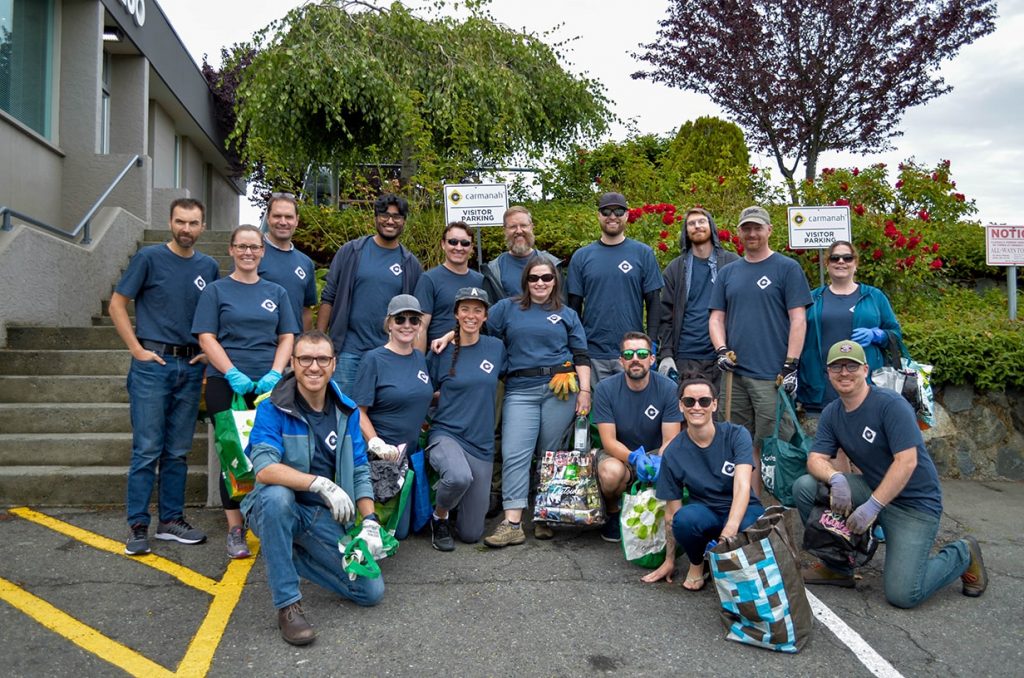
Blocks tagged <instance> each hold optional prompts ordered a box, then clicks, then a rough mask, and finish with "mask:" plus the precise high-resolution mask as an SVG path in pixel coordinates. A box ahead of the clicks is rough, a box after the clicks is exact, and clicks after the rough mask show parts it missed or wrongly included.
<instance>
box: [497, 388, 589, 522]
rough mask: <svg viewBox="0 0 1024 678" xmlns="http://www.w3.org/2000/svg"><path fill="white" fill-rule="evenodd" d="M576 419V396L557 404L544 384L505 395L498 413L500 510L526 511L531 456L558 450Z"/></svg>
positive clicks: (551, 392) (554, 397)
mask: <svg viewBox="0 0 1024 678" xmlns="http://www.w3.org/2000/svg"><path fill="white" fill-rule="evenodd" d="M575 417H576V394H573V395H572V396H570V397H569V399H568V400H559V399H558V396H556V395H555V393H554V391H552V390H551V389H550V388H548V385H547V384H546V383H545V384H539V385H537V386H531V387H528V388H523V389H517V390H515V391H506V392H505V403H504V405H503V406H502V410H501V454H502V464H501V478H502V481H501V490H502V506H503V508H505V509H506V510H513V509H522V508H526V506H527V503H528V501H527V499H528V494H529V490H530V461H531V460H532V459H533V455H534V453H536V452H543V451H545V450H554V449H557V447H558V443H559V442H560V441H561V438H562V436H564V435H565V432H566V430H567V429H568V428H569V425H570V424H571V423H572V422H573V420H574V419H575Z"/></svg>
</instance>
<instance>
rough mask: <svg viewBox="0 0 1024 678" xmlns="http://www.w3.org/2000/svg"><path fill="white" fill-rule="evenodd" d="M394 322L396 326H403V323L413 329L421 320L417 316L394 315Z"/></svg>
mask: <svg viewBox="0 0 1024 678" xmlns="http://www.w3.org/2000/svg"><path fill="white" fill-rule="evenodd" d="M394 320H395V324H396V325H404V324H405V323H409V324H410V325H412V326H413V327H418V326H419V324H420V322H422V320H423V319H422V318H420V317H419V316H418V315H396V316H395V318H394Z"/></svg>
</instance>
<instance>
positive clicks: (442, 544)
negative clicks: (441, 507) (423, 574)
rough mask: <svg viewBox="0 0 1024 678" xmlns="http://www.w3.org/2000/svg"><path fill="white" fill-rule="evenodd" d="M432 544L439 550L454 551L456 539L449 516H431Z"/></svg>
mask: <svg viewBox="0 0 1024 678" xmlns="http://www.w3.org/2000/svg"><path fill="white" fill-rule="evenodd" d="M430 545H431V546H433V547H434V548H435V549H437V550H438V551H454V550H455V540H454V539H452V530H451V527H450V526H449V524H448V519H447V518H441V519H436V518H434V517H433V516H431V518H430Z"/></svg>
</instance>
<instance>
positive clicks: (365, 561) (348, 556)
mask: <svg viewBox="0 0 1024 678" xmlns="http://www.w3.org/2000/svg"><path fill="white" fill-rule="evenodd" d="M362 522H363V519H362V516H360V517H359V518H358V520H357V522H356V525H355V526H353V527H352V529H351V530H349V531H348V534H345V535H342V537H341V539H339V540H338V550H339V551H341V559H342V562H343V568H344V570H345V572H346V573H347V574H348V578H349V579H351V580H355V578H356V577H368V578H369V579H376V578H377V577H379V576H380V565H378V564H377V561H376V560H374V559H373V555H372V554H371V553H370V547H369V546H368V545H367V543H366V540H365V539H363V538H362V537H360V536H359V532H360V530H362ZM380 541H381V544H383V546H384V557H385V558H390V557H391V556H393V555H395V552H396V551H398V540H397V539H395V537H394V535H393V534H392V533H391V532H389V531H388V530H387V529H381V531H380Z"/></svg>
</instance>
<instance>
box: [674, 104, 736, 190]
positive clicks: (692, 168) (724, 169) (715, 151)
mask: <svg viewBox="0 0 1024 678" xmlns="http://www.w3.org/2000/svg"><path fill="white" fill-rule="evenodd" d="M749 166H750V152H749V151H748V150H747V143H746V141H745V140H744V139H743V130H741V129H740V128H739V127H737V126H736V125H735V124H734V123H731V122H727V121H725V120H722V119H721V118H713V117H710V116H704V117H700V118H697V119H696V120H691V121H689V122H687V123H685V124H684V125H683V126H682V127H680V128H679V132H677V133H676V138H675V139H673V140H672V143H671V144H670V145H669V149H668V152H667V153H666V154H665V158H664V160H663V161H662V167H663V168H664V169H667V170H671V171H674V172H675V173H676V174H678V175H679V176H680V177H681V178H683V179H685V178H688V177H690V176H691V175H692V174H695V173H697V172H704V173H706V174H714V175H725V174H734V173H740V174H745V173H746V171H747V168H748V167H749Z"/></svg>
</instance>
